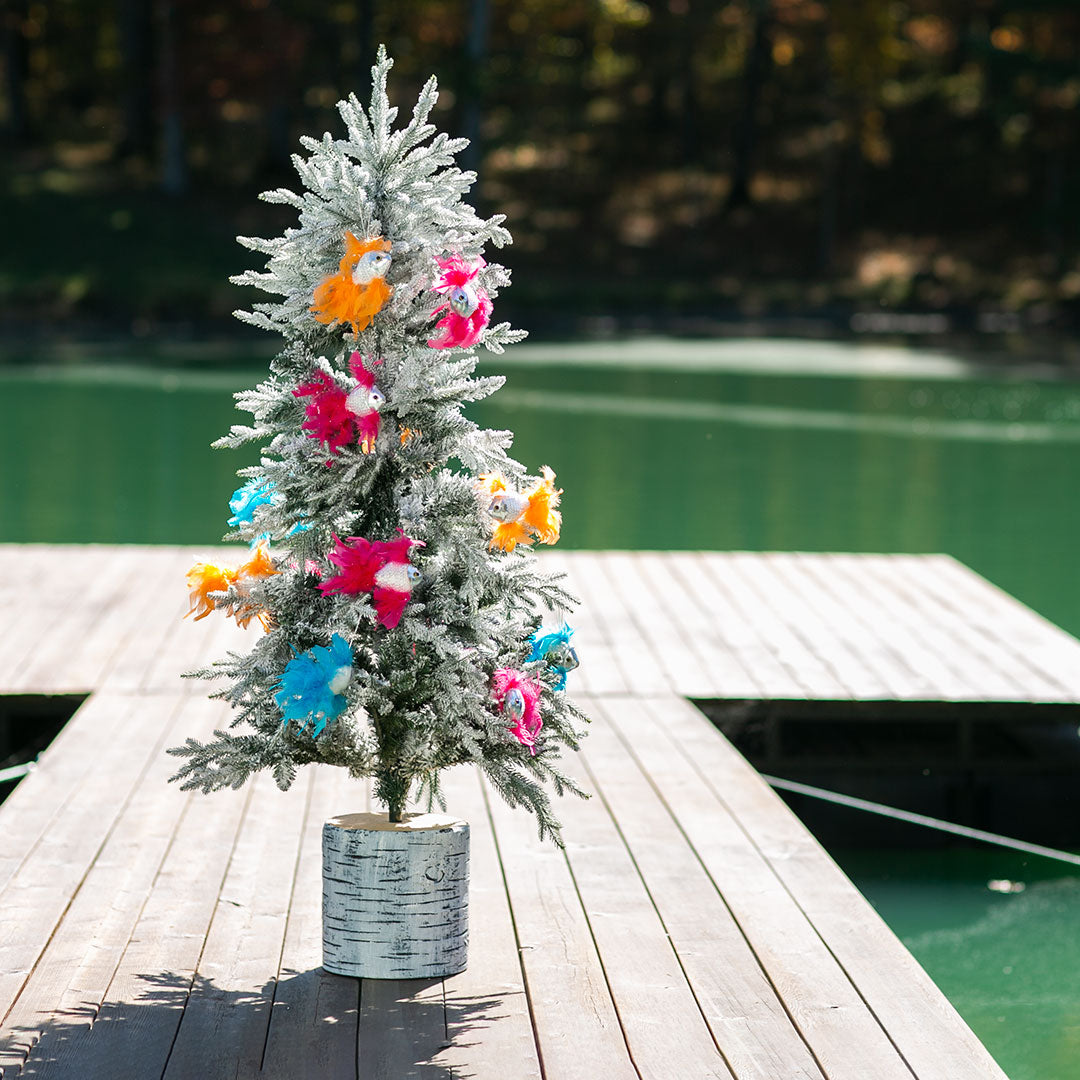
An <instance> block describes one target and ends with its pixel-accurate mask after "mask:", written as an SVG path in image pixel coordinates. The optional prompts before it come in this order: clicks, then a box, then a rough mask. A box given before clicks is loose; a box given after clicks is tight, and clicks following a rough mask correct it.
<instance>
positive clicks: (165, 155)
mask: <svg viewBox="0 0 1080 1080" xmlns="http://www.w3.org/2000/svg"><path fill="white" fill-rule="evenodd" d="M157 14H158V35H159V48H158V78H159V91H160V101H161V187H162V189H163V190H164V191H165V192H166V194H169V195H183V194H184V193H185V192H186V191H187V186H188V170H187V147H186V145H185V140H184V120H183V111H182V102H183V95H182V93H181V86H180V67H179V62H178V59H177V19H176V4H175V2H174V0H158V12H157Z"/></svg>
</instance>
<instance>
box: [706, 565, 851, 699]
mask: <svg viewBox="0 0 1080 1080" xmlns="http://www.w3.org/2000/svg"><path fill="white" fill-rule="evenodd" d="M698 565H699V566H701V568H702V570H703V571H704V573H705V574H706V575H707V576H708V578H709V579H711V581H712V582H713V583H714V584H715V585H716V586H717V588H719V589H721V590H722V591H723V592H724V593H726V595H727V596H728V597H729V598H730V600H731V603H732V604H733V605H734V607H735V608H736V609H737V610H738V611H739V612H741V614H742V617H743V618H744V619H745V620H746V621H747V622H748V623H752V624H754V625H756V626H757V627H758V632H759V633H760V634H761V635H762V637H763V638H764V639H765V640H766V641H767V642H769V644H770V645H771V647H772V649H773V651H774V653H775V655H776V658H777V660H778V661H779V663H780V664H781V665H782V666H783V667H784V668H786V669H787V670H788V671H789V672H791V674H792V676H793V677H794V679H795V681H796V682H797V683H798V684H799V686H801V687H802V689H803V696H804V697H810V698H824V699H826V700H834V701H840V700H844V699H846V698H850V696H851V695H850V693H849V691H848V690H847V688H846V687H845V686H844V685H843V684H842V683H841V682H840V680H839V679H838V678H837V676H836V675H835V674H834V673H833V672H832V671H831V670H830V669H829V668H828V667H827V666H826V665H823V664H822V662H821V659H820V657H818V656H817V655H815V653H814V652H813V651H812V650H811V649H809V648H808V647H807V645H806V643H805V642H804V641H802V640H801V639H800V638H799V637H798V636H797V635H796V634H794V633H792V630H791V628H790V626H789V625H788V623H787V620H786V618H784V617H782V612H783V598H779V599H777V598H774V597H769V596H768V595H766V594H762V593H761V591H760V589H759V588H756V587H755V585H754V583H753V582H752V581H750V580H747V578H746V575H745V574H744V572H743V571H744V570H745V569H746V563H745V560H743V561H741V562H740V561H737V560H736V558H735V556H734V555H733V554H731V555H717V554H716V553H708V554H707V553H698ZM776 605H778V606H779V610H777V607H776ZM767 696H770V697H771V696H772V695H771V694H769V695H767ZM777 696H779V695H777Z"/></svg>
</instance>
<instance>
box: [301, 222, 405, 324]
mask: <svg viewBox="0 0 1080 1080" xmlns="http://www.w3.org/2000/svg"><path fill="white" fill-rule="evenodd" d="M389 269H390V241H389V240H384V239H383V238H382V237H381V236H369V237H366V238H365V239H363V240H357V238H356V237H355V236H354V235H353V233H351V232H348V231H346V233H345V254H344V255H343V256H342V258H341V262H339V263H338V272H337V273H336V274H332V275H330V276H329V277H326V278H323V280H322V281H321V282H320V283H319V285H318V286H317V287H316V289H315V296H314V298H313V299H314V301H315V302H314V303H313V304H312V305H311V307H310V308H308V310H309V311H310V312H312V313H313V314H314V315H315V318H316V320H317V321H318V322H321V323H323V324H324V325H326V326H331V325H333V324H334V323H338V322H340V323H349V324H351V325H352V328H353V333H354V334H359V333H360V331H361V330H366V329H367V328H368V327H369V326H370V325H371V321H372V319H374V318H375V316H376V315H377V314H378V313H379V312H380V311H381V310H382V306H383V304H385V303H386V301H387V300H389V299H390V294H391V293H392V292H393V290H392V289H391V288H390V286H389V285H387V284H386V282H385V281H384V280H383V278H385V277H386V272H387V271H388V270H389Z"/></svg>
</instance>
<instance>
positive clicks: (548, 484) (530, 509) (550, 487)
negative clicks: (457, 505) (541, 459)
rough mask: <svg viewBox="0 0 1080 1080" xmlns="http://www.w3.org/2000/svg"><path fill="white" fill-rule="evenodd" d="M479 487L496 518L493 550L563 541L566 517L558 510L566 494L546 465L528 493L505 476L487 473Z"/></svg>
mask: <svg viewBox="0 0 1080 1080" xmlns="http://www.w3.org/2000/svg"><path fill="white" fill-rule="evenodd" d="M479 488H480V493H481V496H482V497H483V498H484V499H485V500H486V502H487V506H486V509H487V512H488V514H490V515H491V518H492V519H493V525H492V533H491V540H490V541H489V542H488V546H489V547H491V548H501V549H502V550H503V551H513V550H514V548H515V547H517V545H518V544H525V545H531V544H533V543H534V542H535V541H539V542H540V543H541V544H554V543H555V542H556V541H557V540H558V539H559V531H560V529H561V528H562V514H560V513H559V511H558V510H557V509H556V507H557V506H558V505H559V496H560V495H562V491H561V490H560V489H559V488H556V487H555V474H554V473H553V472H552V471H551V469H549V468H548V467H547V466H546V465H545V466H544V467H543V468H542V469H541V470H540V477H539V479H538V480H537V481H536V483H535V484H533V485H532V487H530V488H529V489H528V490H527V491H517V490H515V489H514V488H513V487H511V486H510V484H509V482H508V481H507V479H506V477H504V476H503V475H502V474H501V473H483V474H482V475H481V477H480V482H479Z"/></svg>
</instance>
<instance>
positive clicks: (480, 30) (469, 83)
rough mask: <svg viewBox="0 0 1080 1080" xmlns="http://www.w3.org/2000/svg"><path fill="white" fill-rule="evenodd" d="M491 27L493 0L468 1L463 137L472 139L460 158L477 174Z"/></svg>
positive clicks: (476, 200) (463, 84)
mask: <svg viewBox="0 0 1080 1080" xmlns="http://www.w3.org/2000/svg"><path fill="white" fill-rule="evenodd" d="M490 24H491V4H490V0H469V29H468V33H467V35H466V37H465V71H464V73H463V76H462V79H461V95H462V106H461V134H462V135H463V136H464V137H465V138H466V139H468V140H469V145H468V147H466V149H465V150H464V151H462V153H461V154H459V155H458V158H459V160H460V161H461V166H462V168H463V169H472V170H473V171H474V172H479V169H480V162H481V161H482V159H483V146H482V145H481V132H480V125H481V122H482V121H483V118H484V79H485V69H486V66H487V55H488V35H489V31H490ZM477 194H478V193H477ZM474 202H477V203H479V199H477V198H474Z"/></svg>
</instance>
